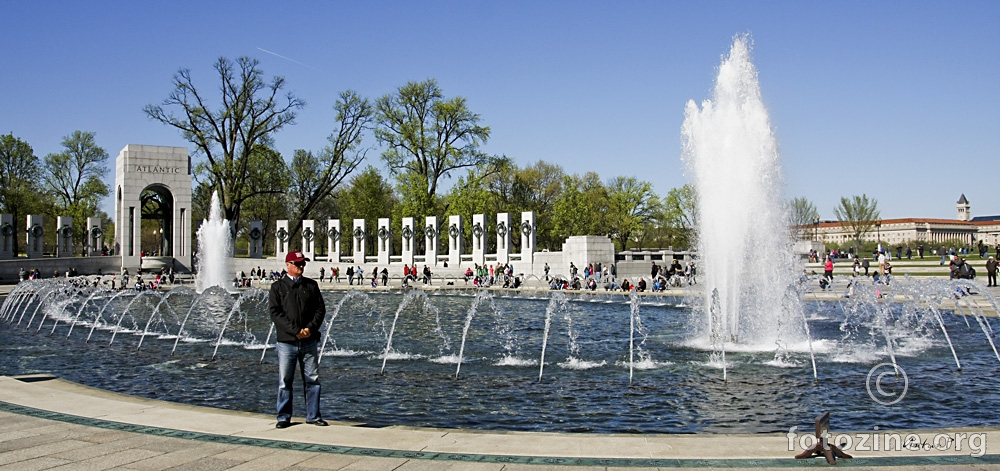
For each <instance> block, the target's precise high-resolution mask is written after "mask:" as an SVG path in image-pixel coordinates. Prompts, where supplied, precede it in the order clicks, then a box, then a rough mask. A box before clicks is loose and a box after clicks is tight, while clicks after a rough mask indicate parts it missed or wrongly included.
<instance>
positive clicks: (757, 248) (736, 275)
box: [682, 35, 802, 349]
mask: <svg viewBox="0 0 1000 471" xmlns="http://www.w3.org/2000/svg"><path fill="white" fill-rule="evenodd" d="M750 49H751V41H750V38H749V37H748V36H744V35H741V36H737V37H736V38H735V39H734V41H733V45H732V48H731V49H730V51H729V56H728V57H724V58H723V60H722V64H721V65H720V66H719V75H718V78H717V79H716V83H715V90H714V92H713V95H712V99H711V100H705V101H704V102H702V104H701V108H700V109H699V107H698V105H697V104H695V102H694V101H693V100H692V101H689V102H688V104H687V108H686V110H685V119H684V125H683V127H682V141H683V157H682V158H683V160H684V162H685V164H686V166H687V170H688V175H689V178H692V179H693V181H694V185H695V188H696V192H697V198H698V204H697V208H698V217H697V219H698V228H697V229H698V255H699V257H700V265H701V270H700V271H699V282H701V284H700V285H699V286H700V287H701V289H703V290H704V293H703V295H704V296H703V298H702V299H704V300H705V302H704V312H705V318H706V321H707V323H706V324H705V326H706V328H705V330H704V331H703V332H702V334H708V335H709V336H710V337H711V338H712V343H713V344H716V343H717V342H719V341H721V342H727V343H730V344H738V345H739V347H740V348H751V349H752V348H763V349H768V348H773V347H774V345H775V342H776V341H778V340H779V338H780V337H784V339H782V340H784V341H788V340H790V339H789V338H788V336H789V333H790V331H791V332H794V333H793V334H792V335H793V336H794V337H796V338H794V339H791V340H801V339H802V334H801V333H800V332H798V331H799V329H798V328H797V327H796V326H800V325H801V322H802V321H801V319H800V318H799V316H800V315H801V314H800V312H793V311H796V310H798V306H797V302H793V303H791V304H795V306H790V305H789V304H790V301H789V300H788V299H787V296H786V293H787V290H788V287H789V286H791V285H792V283H793V281H794V276H795V275H794V269H793V267H792V250H791V241H790V238H789V236H788V231H787V227H788V226H787V218H786V212H785V205H784V204H783V201H782V198H781V188H782V179H781V171H780V167H779V163H778V148H777V147H778V146H777V143H776V142H775V138H774V133H773V131H772V129H771V123H770V120H769V118H768V114H767V110H766V109H765V108H764V103H763V102H762V100H761V93H760V86H759V84H758V82H757V70H756V68H755V67H754V65H753V63H752V62H751V61H750ZM709 300H711V301H709ZM713 318H714V319H713Z"/></svg>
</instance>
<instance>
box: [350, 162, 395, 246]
mask: <svg viewBox="0 0 1000 471" xmlns="http://www.w3.org/2000/svg"><path fill="white" fill-rule="evenodd" d="M337 200H338V202H339V203H340V204H339V206H340V211H341V214H340V216H341V218H342V219H344V220H345V222H346V223H347V225H346V227H347V228H348V229H349V228H350V227H351V226H350V224H351V220H353V219H364V220H365V225H366V227H368V232H369V233H370V234H368V249H369V251H372V250H374V249H375V244H374V242H375V240H376V239H375V237H376V235H375V234H374V232H375V231H374V230H372V228H375V227H376V224H377V223H378V218H382V217H386V215H389V214H393V210H394V207H395V205H396V203H397V202H396V195H395V194H394V193H393V191H392V185H391V184H389V182H387V181H386V180H385V179H384V178H382V174H381V173H380V172H379V171H378V169H376V168H375V167H372V166H371V165H369V166H368V167H366V168H365V169H364V171H362V172H361V173H359V174H357V175H355V176H354V177H352V178H351V180H350V185H349V186H348V187H347V188H344V189H343V190H341V191H338V192H337ZM343 227H344V225H343V224H342V228H343ZM353 237H354V236H353V235H351V234H349V233H348V232H345V233H344V236H343V239H341V240H342V241H343V243H342V244H341V246H342V247H345V248H349V247H350V246H351V243H352V241H353Z"/></svg>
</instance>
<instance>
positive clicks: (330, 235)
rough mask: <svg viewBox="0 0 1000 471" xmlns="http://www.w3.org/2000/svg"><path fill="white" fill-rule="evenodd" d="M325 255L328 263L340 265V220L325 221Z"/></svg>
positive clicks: (341, 235)
mask: <svg viewBox="0 0 1000 471" xmlns="http://www.w3.org/2000/svg"><path fill="white" fill-rule="evenodd" d="M326 234H327V242H326V244H327V245H326V247H327V248H326V253H327V254H328V255H327V258H328V259H329V261H330V263H340V239H341V237H343V234H341V233H340V219H330V220H328V221H326Z"/></svg>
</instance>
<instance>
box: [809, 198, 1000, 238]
mask: <svg viewBox="0 0 1000 471" xmlns="http://www.w3.org/2000/svg"><path fill="white" fill-rule="evenodd" d="M956 210H957V216H958V217H957V218H956V219H933V218H903V219H882V220H881V224H880V225H878V226H875V225H873V226H872V229H871V231H870V232H868V233H865V234H862V236H861V239H862V240H863V241H876V240H881V241H882V242H885V243H886V245H888V246H895V245H899V244H906V243H909V242H912V243H916V244H928V245H933V244H937V243H943V242H944V241H946V240H954V239H958V240H961V241H962V242H963V243H964V244H967V245H970V246H973V245H977V244H978V243H979V241H983V243H985V244H988V245H990V246H991V247H995V246H996V244H998V243H1000V215H997V216H978V217H972V205H971V204H970V203H969V200H968V199H966V198H965V195H964V194H963V195H962V196H961V197H960V198H959V199H958V203H957V204H956ZM801 229H808V227H802V228H801ZM811 229H812V230H811V231H809V230H802V231H801V232H802V233H804V234H808V235H810V236H811V237H810V238H811V239H812V240H816V241H819V242H823V243H836V244H846V243H849V242H851V241H852V240H854V234H853V233H852V232H851V228H850V227H848V226H845V225H843V224H841V223H840V221H821V222H819V224H815V225H814V226H813V227H812V228H811ZM928 248H930V247H928Z"/></svg>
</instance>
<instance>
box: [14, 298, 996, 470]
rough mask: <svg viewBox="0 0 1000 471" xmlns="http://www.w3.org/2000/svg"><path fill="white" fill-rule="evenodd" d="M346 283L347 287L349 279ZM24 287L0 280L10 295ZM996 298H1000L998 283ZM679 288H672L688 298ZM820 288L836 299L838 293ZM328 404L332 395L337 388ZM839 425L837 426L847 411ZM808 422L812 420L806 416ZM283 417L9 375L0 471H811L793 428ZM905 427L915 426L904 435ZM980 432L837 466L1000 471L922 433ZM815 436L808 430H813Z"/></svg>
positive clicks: (988, 440) (857, 455)
mask: <svg viewBox="0 0 1000 471" xmlns="http://www.w3.org/2000/svg"><path fill="white" fill-rule="evenodd" d="M342 284H343V285H346V283H342ZM11 288H13V286H9V285H8V286H0V297H6V294H7V293H9V291H10V289H11ZM991 290H993V293H994V294H1000V292H998V291H996V290H997V289H996V288H992V289H991ZM678 294H680V293H673V295H678ZM819 296H820V297H821V299H822V298H824V297H831V296H834V297H835V296H836V295H834V294H833V292H828V293H821V294H819ZM994 315H995V313H994ZM324 400H332V396H331V395H329V394H328V395H327V396H326V397H324ZM833 413H834V423H833V428H832V429H831V431H832V432H833V433H842V432H847V433H849V432H850V431H841V430H837V429H836V411H833ZM806 420H808V418H807V419H806ZM298 422H299V423H297V424H295V425H294V426H292V427H290V428H288V429H284V430H278V429H275V428H274V417H272V416H270V415H264V414H252V413H243V412H234V411H227V410H220V409H211V408H205V407H197V406H189V405H184V404H176V403H170V402H165V401H157V400H151V399H145V398H139V397H134V396H128V395H123V394H118V393H113V392H109V391H104V390H100V389H95V388H91V387H88V386H83V385H80V384H76V383H72V382H69V381H65V380H61V379H58V378H54V377H51V376H47V375H34V376H26V377H6V376H0V424H3V425H2V426H0V470H8V469H9V470H18V471H27V470H42V469H57V470H67V471H68V470H73V471H76V470H106V469H116V470H146V471H155V470H230V469H231V470H257V469H260V470H268V471H271V470H317V469H324V470H340V469H343V470H400V471H406V470H495V471H514V470H619V469H622V470H624V469H720V468H757V469H807V468H816V467H826V466H829V465H828V464H827V463H826V461H825V460H823V459H822V458H812V459H805V460H796V459H794V458H793V456H794V455H795V454H796V453H798V452H799V451H800V449H798V448H796V449H795V450H793V451H789V445H788V439H787V437H786V435H785V434H782V433H773V434H674V435H670V434H646V435H625V434H559V433H535V432H481V431H475V430H454V429H429V428H413V427H399V426H393V427H384V428H368V427H359V426H357V424H350V423H331V425H330V426H329V427H315V426H312V425H307V424H304V423H302V421H301V419H298ZM897 432H899V433H901V434H905V433H908V432H910V431H897ZM912 432H914V433H918V434H920V435H921V437H927V436H931V435H934V434H950V435H955V436H957V435H956V434H961V433H965V434H969V435H971V434H981V435H980V437H983V443H982V445H983V449H984V451H985V454H984V455H982V456H979V457H975V456H972V454H971V453H970V449H969V448H968V447H966V448H965V449H964V450H962V451H958V450H955V449H948V450H944V451H941V450H936V449H934V450H929V451H928V450H918V451H910V450H907V449H905V448H904V449H902V450H890V451H877V452H876V451H857V450H851V454H852V455H853V456H854V458H853V459H840V460H838V461H837V466H841V467H842V466H847V467H851V468H861V469H880V470H910V469H925V470H932V469H942V468H947V469H1000V452H998V451H997V450H998V449H1000V427H980V428H963V429H945V430H918V431H912ZM803 433H807V432H803Z"/></svg>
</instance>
